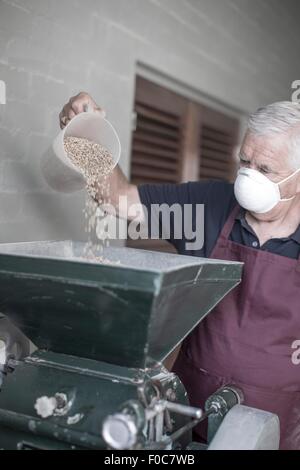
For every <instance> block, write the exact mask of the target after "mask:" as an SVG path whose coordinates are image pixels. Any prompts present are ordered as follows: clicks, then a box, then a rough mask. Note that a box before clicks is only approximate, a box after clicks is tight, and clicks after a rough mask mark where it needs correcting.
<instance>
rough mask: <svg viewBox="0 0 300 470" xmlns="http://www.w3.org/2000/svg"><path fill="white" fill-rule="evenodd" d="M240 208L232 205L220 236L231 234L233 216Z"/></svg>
mask: <svg viewBox="0 0 300 470" xmlns="http://www.w3.org/2000/svg"><path fill="white" fill-rule="evenodd" d="M240 210H241V207H240V206H239V205H238V204H236V205H235V206H234V208H233V210H232V211H231V213H230V215H229V217H228V219H227V220H226V222H225V225H224V227H223V228H222V231H221V233H220V238H221V237H222V238H226V239H228V238H229V235H230V234H231V231H232V229H233V226H234V222H235V218H236V216H237V215H238V213H239V212H240ZM299 259H300V258H299Z"/></svg>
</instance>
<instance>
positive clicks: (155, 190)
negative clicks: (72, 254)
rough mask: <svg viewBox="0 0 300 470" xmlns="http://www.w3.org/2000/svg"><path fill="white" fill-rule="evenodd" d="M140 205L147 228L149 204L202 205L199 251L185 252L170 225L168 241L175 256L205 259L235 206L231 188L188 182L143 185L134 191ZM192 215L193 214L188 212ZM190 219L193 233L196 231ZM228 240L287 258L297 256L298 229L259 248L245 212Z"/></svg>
mask: <svg viewBox="0 0 300 470" xmlns="http://www.w3.org/2000/svg"><path fill="white" fill-rule="evenodd" d="M138 190H139V195H140V199H141V202H142V204H143V205H144V206H145V207H146V208H147V211H148V215H149V217H148V224H149V225H148V227H149V229H150V228H151V227H150V225H151V219H150V209H151V204H158V205H161V204H167V205H169V206H172V205H173V204H179V205H180V206H182V208H183V206H184V205H185V204H191V205H192V207H193V208H194V207H196V204H204V244H203V247H202V249H199V250H187V249H186V242H187V241H190V239H189V240H187V239H186V238H185V236H184V230H183V231H182V233H183V237H182V238H181V239H176V238H175V237H174V233H173V232H174V224H172V225H171V233H170V237H169V238H168V241H169V242H170V243H172V244H173V245H174V247H175V248H176V249H177V251H178V253H181V254H187V255H192V256H201V257H209V256H210V254H211V252H212V250H213V248H214V246H215V244H216V241H217V239H218V237H219V235H220V233H221V230H222V228H223V226H224V224H225V222H226V220H227V219H228V217H229V215H230V213H231V211H232V210H233V208H234V207H235V205H236V204H237V202H236V199H235V197H234V192H233V185H232V184H230V183H226V182H219V181H205V182H200V181H197V182H191V183H183V184H153V185H152V184H145V185H141V186H139V187H138ZM192 213H193V214H194V211H193V212H192ZM194 222H195V220H194V218H193V230H196V226H195V224H194ZM230 239H231V240H232V241H234V242H236V243H240V244H242V245H246V246H251V247H253V248H256V249H261V250H266V251H270V252H271V253H276V254H278V255H281V256H286V257H289V258H294V259H296V258H298V257H299V256H300V226H299V227H298V229H297V230H296V232H295V233H294V234H292V235H290V236H289V237H287V238H281V239H276V238H272V239H270V240H268V241H267V242H266V243H264V245H263V246H260V243H259V240H258V238H257V236H256V234H255V232H254V231H253V229H252V228H251V227H250V226H249V224H248V223H247V221H246V218H245V211H244V210H243V209H241V210H240V212H239V214H238V215H237V217H236V220H235V223H234V226H233V229H232V232H231V235H230Z"/></svg>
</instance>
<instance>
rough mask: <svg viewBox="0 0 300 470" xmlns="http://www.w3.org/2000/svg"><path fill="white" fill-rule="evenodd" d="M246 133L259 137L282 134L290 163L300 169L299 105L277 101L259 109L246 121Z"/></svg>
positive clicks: (294, 167)
mask: <svg viewBox="0 0 300 470" xmlns="http://www.w3.org/2000/svg"><path fill="white" fill-rule="evenodd" d="M248 131H249V132H250V133H253V134H255V135H259V136H268V135H272V134H273V135H274V134H283V135H285V137H287V138H288V140H289V148H290V157H291V163H292V167H293V169H294V170H297V169H298V168H300V104H299V103H296V102H292V101H279V102H277V103H272V104H269V105H268V106H265V107H263V108H259V109H258V110H257V111H256V112H255V113H253V114H252V115H251V116H250V118H249V121H248Z"/></svg>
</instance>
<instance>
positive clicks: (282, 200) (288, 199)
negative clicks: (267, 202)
mask: <svg viewBox="0 0 300 470" xmlns="http://www.w3.org/2000/svg"><path fill="white" fill-rule="evenodd" d="M299 171H300V168H298V170H296V171H294V173H292V174H291V175H290V176H288V177H287V178H285V179H284V180H282V181H280V182H279V183H278V186H279V185H280V184H281V183H285V182H286V181H288V180H289V179H290V178H292V177H293V176H295V175H296V174H297V173H298V172H299ZM295 197H296V196H292V197H288V198H286V199H280V202H288V201H292V200H293V199H295Z"/></svg>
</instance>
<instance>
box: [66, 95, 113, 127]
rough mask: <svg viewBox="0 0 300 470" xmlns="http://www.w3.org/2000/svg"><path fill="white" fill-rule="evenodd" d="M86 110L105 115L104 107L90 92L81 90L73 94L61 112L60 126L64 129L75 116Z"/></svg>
mask: <svg viewBox="0 0 300 470" xmlns="http://www.w3.org/2000/svg"><path fill="white" fill-rule="evenodd" d="M86 111H94V112H96V113H100V114H102V116H103V117H105V111H104V109H102V108H100V106H98V105H97V103H95V101H94V100H93V98H92V97H91V96H90V95H89V94H88V93H85V92H81V93H79V94H78V95H76V96H72V97H71V98H70V99H69V101H68V103H67V104H65V105H64V107H63V109H62V110H61V112H60V114H59V125H60V128H61V129H63V128H64V127H65V126H66V125H67V124H68V123H69V122H70V121H71V119H73V117H74V116H76V115H77V114H80V113H84V112H86Z"/></svg>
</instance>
